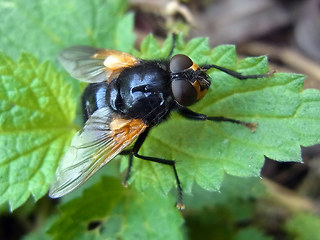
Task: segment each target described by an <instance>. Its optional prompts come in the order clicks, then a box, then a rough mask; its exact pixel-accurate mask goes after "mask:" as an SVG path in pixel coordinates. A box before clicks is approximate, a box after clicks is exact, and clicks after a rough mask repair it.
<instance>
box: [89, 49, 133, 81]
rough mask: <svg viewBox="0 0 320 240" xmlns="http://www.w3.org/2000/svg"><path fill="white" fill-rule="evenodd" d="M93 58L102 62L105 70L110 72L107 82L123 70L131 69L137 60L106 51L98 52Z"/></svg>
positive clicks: (112, 51) (129, 56)
mask: <svg viewBox="0 0 320 240" xmlns="http://www.w3.org/2000/svg"><path fill="white" fill-rule="evenodd" d="M93 58H94V59H100V60H103V65H104V66H105V70H106V71H107V72H110V77H109V78H108V79H107V82H110V80H112V79H114V78H116V77H117V76H118V75H119V73H120V72H121V71H122V70H123V69H125V68H128V67H133V66H134V65H136V64H137V62H138V59H137V58H135V57H133V56H132V55H130V54H128V53H125V52H120V51H117V50H107V49H102V50H100V51H98V52H97V53H95V54H94V55H93Z"/></svg>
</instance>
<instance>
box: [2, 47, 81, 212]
mask: <svg viewBox="0 0 320 240" xmlns="http://www.w3.org/2000/svg"><path fill="white" fill-rule="evenodd" d="M74 96H75V95H74V86H73V85H72V84H71V83H69V82H66V81H65V79H64V78H63V77H62V75H61V74H59V73H57V72H55V71H54V69H53V68H52V66H51V64H49V62H44V63H41V64H38V62H37V60H36V59H35V58H34V57H33V56H31V55H30V54H22V55H21V57H20V59H19V60H18V62H14V61H12V60H11V59H10V58H9V57H8V56H6V55H5V54H3V53H0V99H1V100H0V146H1V151H0V204H3V203H5V202H8V203H9V205H10V209H11V210H14V209H16V208H17V207H19V206H20V205H21V204H23V203H24V202H25V201H26V200H27V199H28V198H29V196H30V195H32V196H33V198H34V199H35V200H38V199H39V198H41V197H42V196H43V195H45V194H46V192H47V191H48V186H49V184H50V182H51V181H52V178H53V174H54V171H55V168H56V166H57V162H58V160H59V158H60V157H61V155H62V154H63V152H64V149H65V147H66V146H67V145H68V144H69V142H70V138H71V137H72V135H73V134H74V132H75V126H74V124H73V119H74V117H75V109H76V102H77V100H76V99H75V97H74Z"/></svg>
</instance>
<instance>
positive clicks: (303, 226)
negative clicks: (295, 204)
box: [285, 213, 320, 240]
mask: <svg viewBox="0 0 320 240" xmlns="http://www.w3.org/2000/svg"><path fill="white" fill-rule="evenodd" d="M285 229H286V230H287V231H288V232H289V233H290V235H291V236H292V239H294V240H314V239H318V238H319V236H320V218H319V217H318V216H315V215H313V214H311V213H299V214H296V215H294V216H293V217H292V218H291V219H289V220H288V221H287V222H286V224H285Z"/></svg>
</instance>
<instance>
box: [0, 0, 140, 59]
mask: <svg viewBox="0 0 320 240" xmlns="http://www.w3.org/2000/svg"><path fill="white" fill-rule="evenodd" d="M126 8H127V1H126V0H109V1H105V0H90V1H78V0H64V1H51V0H33V1H25V0H8V1H0V15H1V16H2V22H3V23H5V24H1V25H0V35H1V38H0V45H1V47H2V49H5V50H6V53H7V54H8V55H9V56H10V57H13V58H17V57H18V56H19V55H20V52H21V50H25V51H27V52H32V53H33V54H34V55H35V56H37V57H38V58H39V59H41V60H46V59H48V58H50V59H52V60H53V59H55V57H56V55H57V52H59V51H60V50H61V49H62V48H65V47H67V46H72V45H93V46H99V47H105V48H111V49H118V50H122V51H130V50H131V49H132V48H133V44H134V40H135V36H134V34H133V31H132V29H133V14H131V13H128V14H125V11H126ZM19 36H21V37H19ZM22 36H23V37H22Z"/></svg>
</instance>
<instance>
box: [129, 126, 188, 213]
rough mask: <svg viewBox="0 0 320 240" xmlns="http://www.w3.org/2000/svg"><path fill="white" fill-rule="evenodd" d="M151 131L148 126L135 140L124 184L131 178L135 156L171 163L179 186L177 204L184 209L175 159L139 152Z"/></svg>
mask: <svg viewBox="0 0 320 240" xmlns="http://www.w3.org/2000/svg"><path fill="white" fill-rule="evenodd" d="M149 131H150V128H147V129H146V130H145V131H144V132H143V133H142V134H141V135H140V136H139V137H138V139H137V141H136V142H135V144H134V146H133V148H132V150H130V153H129V165H128V170H127V173H126V175H125V177H124V180H123V184H124V185H125V186H126V183H127V180H128V179H129V177H130V172H131V168H132V159H133V156H135V157H137V158H140V159H142V160H147V161H151V162H157V163H161V164H165V165H169V166H171V167H172V169H173V173H174V176H175V178H176V183H177V188H178V199H177V204H176V207H177V208H178V209H179V210H183V209H184V208H185V205H184V204H183V201H182V187H181V182H180V180H179V176H178V172H177V169H176V165H175V161H172V160H167V159H163V158H156V157H148V156H143V155H140V154H139V153H138V152H139V149H140V148H141V146H142V144H143V142H144V141H145V139H146V137H147V136H148V133H149Z"/></svg>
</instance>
